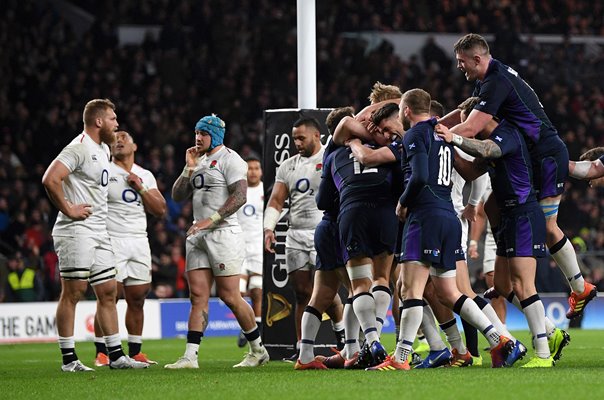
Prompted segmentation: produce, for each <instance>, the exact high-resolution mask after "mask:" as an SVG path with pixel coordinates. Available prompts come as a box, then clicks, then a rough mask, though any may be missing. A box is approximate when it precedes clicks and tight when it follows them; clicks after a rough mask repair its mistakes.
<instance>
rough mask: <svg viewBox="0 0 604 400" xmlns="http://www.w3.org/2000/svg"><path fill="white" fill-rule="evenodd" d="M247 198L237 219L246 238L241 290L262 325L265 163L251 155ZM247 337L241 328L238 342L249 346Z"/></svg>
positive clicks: (248, 167)
mask: <svg viewBox="0 0 604 400" xmlns="http://www.w3.org/2000/svg"><path fill="white" fill-rule="evenodd" d="M246 162H247V202H246V203H245V204H244V205H243V207H241V208H240V209H239V210H238V211H237V219H238V220H239V225H241V229H242V230H243V237H244V239H245V258H244V259H243V266H242V268H241V279H240V281H239V291H240V292H241V294H242V295H243V294H248V295H249V296H250V299H251V300H252V309H253V310H254V317H255V319H256V324H257V325H258V326H261V325H260V322H261V315H262V258H263V256H262V253H263V251H262V250H263V247H264V246H263V243H264V241H263V239H262V218H263V215H264V212H263V210H264V184H263V183H262V165H261V164H260V160H259V159H257V158H254V157H251V158H247V159H246ZM246 343H247V339H246V338H245V335H244V334H243V330H242V331H241V332H239V338H238V340H237V345H238V346H239V347H243V346H245V344H246Z"/></svg>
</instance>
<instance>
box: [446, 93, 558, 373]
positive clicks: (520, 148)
mask: <svg viewBox="0 0 604 400" xmlns="http://www.w3.org/2000/svg"><path fill="white" fill-rule="evenodd" d="M480 101H481V100H480V98H477V97H473V98H470V99H468V100H466V101H465V102H464V103H462V104H461V105H460V106H459V108H460V109H462V114H461V115H462V120H465V118H466V116H467V115H468V114H469V113H470V111H471V110H472V109H473V108H474V107H475V106H476V104H479V103H480ZM437 132H438V133H439V136H440V137H442V138H444V139H445V141H446V142H447V143H453V144H455V146H458V147H460V148H461V149H462V150H464V151H466V152H467V153H469V154H471V155H473V156H476V157H480V159H479V160H478V162H479V163H480V164H479V165H481V166H482V168H478V172H477V174H483V173H484V172H485V170H487V169H488V171H489V175H490V177H491V182H492V186H493V196H494V198H495V200H496V202H497V206H498V208H499V212H500V215H501V219H500V221H499V223H498V226H499V230H498V231H497V232H496V241H497V258H505V259H506V260H507V262H503V263H502V262H497V261H496V263H495V287H496V288H497V289H498V291H500V292H502V293H509V292H511V291H512V289H513V291H514V293H515V294H516V296H517V297H518V300H519V301H520V306H521V308H522V312H523V313H524V315H525V317H526V319H527V321H528V324H529V328H530V330H531V333H532V334H533V343H534V345H535V353H536V356H535V357H533V358H532V359H531V360H530V361H529V362H528V363H527V364H525V365H524V367H526V368H534V367H552V366H553V365H554V359H553V356H552V355H551V354H550V348H549V345H548V336H550V335H548V331H550V329H548V327H547V326H546V317H545V309H544V307H543V303H542V302H541V299H540V298H539V295H538V294H537V290H536V289H535V274H536V269H537V261H536V258H541V257H545V218H544V216H543V213H542V212H540V207H539V204H538V203H537V198H536V195H535V192H534V191H533V188H532V185H531V178H532V176H533V174H532V170H531V161H530V156H529V152H528V148H527V145H526V143H525V141H524V139H523V138H522V135H521V134H520V132H519V131H518V129H517V128H516V127H515V126H514V125H513V124H511V123H509V122H508V121H506V120H503V121H501V122H500V123H499V124H498V123H497V122H496V121H495V120H494V119H492V121H491V122H489V123H488V124H487V126H486V127H485V128H484V129H483V131H482V132H481V133H480V134H479V135H480V138H481V139H485V140H478V139H470V138H463V137H461V136H459V135H457V134H453V133H451V132H450V131H449V130H448V129H447V128H446V127H445V126H444V125H439V126H438V127H437ZM485 160H486V162H491V166H490V167H488V168H487V167H486V162H485ZM516 343H517V346H516V347H519V342H516ZM523 351H524V352H525V351H526V350H523Z"/></svg>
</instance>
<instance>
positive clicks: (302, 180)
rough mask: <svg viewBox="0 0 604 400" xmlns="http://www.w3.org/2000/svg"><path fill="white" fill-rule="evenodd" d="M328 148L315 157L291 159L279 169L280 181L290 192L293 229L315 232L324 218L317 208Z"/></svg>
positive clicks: (278, 176) (297, 155)
mask: <svg viewBox="0 0 604 400" xmlns="http://www.w3.org/2000/svg"><path fill="white" fill-rule="evenodd" d="M324 152H325V149H324V148H323V147H321V150H319V152H318V153H317V154H315V155H314V156H311V157H302V156H300V154H296V155H295V156H293V157H291V158H288V159H287V160H285V161H284V162H283V164H281V165H280V166H279V169H277V176H276V177H275V181H276V182H282V183H283V184H285V186H287V190H288V191H289V198H290V206H289V227H290V229H315V227H316V226H317V225H318V224H319V222H320V221H321V218H322V217H323V211H320V210H319V209H318V208H317V203H316V202H315V196H316V195H317V191H318V190H319V184H320V183H321V172H322V170H323V153H324Z"/></svg>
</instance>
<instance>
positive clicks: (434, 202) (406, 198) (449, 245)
mask: <svg viewBox="0 0 604 400" xmlns="http://www.w3.org/2000/svg"><path fill="white" fill-rule="evenodd" d="M430 101H431V98H430V95H429V94H428V93H427V92H426V91H424V90H422V89H412V90H409V91H407V92H405V93H404V94H403V97H402V99H401V103H400V106H399V108H400V117H401V120H402V122H403V126H404V128H409V129H408V130H407V131H406V133H405V137H404V138H403V162H404V163H406V164H408V165H409V167H410V171H411V175H410V177H409V182H408V184H407V186H406V188H405V191H404V192H403V194H402V195H401V197H400V199H399V203H398V204H397V207H396V214H397V216H398V217H399V219H401V220H406V222H405V231H404V234H403V244H402V254H401V259H402V261H403V262H404V267H403V268H404V286H405V300H404V301H403V313H402V315H401V328H400V330H401V334H400V340H399V342H398V344H397V346H396V350H395V352H394V356H393V357H387V359H386V360H385V361H384V362H383V363H382V364H380V365H377V366H375V367H372V368H370V369H372V370H381V371H390V370H397V369H398V370H403V369H409V364H408V361H407V358H408V355H409V354H410V353H411V351H412V348H411V346H412V345H413V340H414V339H415V335H416V333H417V330H418V328H419V326H420V324H421V321H422V316H423V300H422V296H423V292H424V288H425V286H426V282H427V280H428V277H429V276H431V277H432V280H433V282H434V285H435V287H436V291H437V294H438V296H439V298H440V300H441V303H443V304H445V305H446V306H447V307H449V308H451V309H452V310H453V311H455V312H456V313H457V314H459V315H460V316H461V317H462V318H464V319H465V320H466V321H468V322H470V323H471V324H472V325H473V326H475V327H476V328H478V329H479V330H480V331H481V332H482V333H483V335H484V336H485V338H486V339H487V340H488V341H489V345H490V347H491V357H492V360H493V367H501V366H503V365H504V363H505V359H506V357H507V355H508V354H509V352H510V351H511V350H512V348H513V343H512V342H511V341H510V340H509V339H508V338H506V337H504V336H501V335H500V333H499V332H498V331H497V329H496V328H495V327H493V325H492V324H491V323H490V322H489V320H488V318H487V317H486V316H485V315H484V313H483V312H482V311H481V310H480V308H479V307H478V305H477V304H476V303H475V302H473V301H472V300H471V299H469V298H468V297H467V296H465V295H463V294H461V292H460V291H459V290H458V289H457V285H456V281H455V262H456V251H459V247H460V243H461V225H460V222H459V219H458V218H457V215H456V214H455V210H454V209H453V204H452V202H451V172H452V169H453V157H454V156H453V147H452V146H451V145H449V144H447V143H445V142H444V141H443V140H442V139H441V138H439V137H438V136H437V135H436V133H435V132H434V126H435V125H436V123H437V122H436V118H432V117H431V116H430Z"/></svg>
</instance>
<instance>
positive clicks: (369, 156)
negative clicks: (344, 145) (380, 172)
mask: <svg viewBox="0 0 604 400" xmlns="http://www.w3.org/2000/svg"><path fill="white" fill-rule="evenodd" d="M348 146H350V150H351V151H352V154H353V155H354V158H356V159H357V161H358V162H360V163H361V164H363V165H364V166H366V167H375V166H378V165H382V164H388V163H391V162H395V161H396V157H394V154H393V153H392V151H390V149H388V148H387V147H380V148H378V149H371V148H369V147H367V146H364V145H363V143H361V141H360V140H359V139H352V140H350V141H349V142H348Z"/></svg>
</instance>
